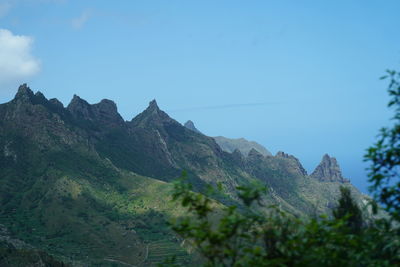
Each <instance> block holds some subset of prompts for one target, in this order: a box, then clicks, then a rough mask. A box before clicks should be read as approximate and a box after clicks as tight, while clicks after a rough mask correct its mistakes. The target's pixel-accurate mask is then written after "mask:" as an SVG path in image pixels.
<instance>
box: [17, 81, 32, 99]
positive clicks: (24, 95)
mask: <svg viewBox="0 0 400 267" xmlns="http://www.w3.org/2000/svg"><path fill="white" fill-rule="evenodd" d="M33 96H34V94H33V92H32V90H31V89H30V88H29V87H28V85H27V84H26V83H24V84H22V85H20V86H19V88H18V92H17V94H16V95H15V97H14V100H22V101H30V100H31V99H32V97H33Z"/></svg>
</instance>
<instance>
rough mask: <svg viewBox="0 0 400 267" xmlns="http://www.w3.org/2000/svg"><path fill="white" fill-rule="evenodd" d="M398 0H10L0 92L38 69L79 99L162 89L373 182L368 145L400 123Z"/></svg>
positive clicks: (48, 85) (168, 97)
mask: <svg viewBox="0 0 400 267" xmlns="http://www.w3.org/2000/svg"><path fill="white" fill-rule="evenodd" d="M399 10H400V2H399V1H384V2H383V1H368V0H363V1H361V0H359V1H235V0H230V1H88V0H87V1H85V0H79V1H78V0H0V29H1V30H0V102H1V103H3V102H6V101H8V100H10V99H11V98H12V97H13V95H14V94H15V90H16V87H17V86H18V84H20V83H23V82H27V83H28V84H29V85H30V87H31V88H32V89H33V90H34V91H36V90H40V91H42V92H43V93H44V94H45V95H46V96H47V97H48V98H52V97H57V98H58V99H59V100H61V101H62V102H63V103H64V104H65V105H67V104H68V103H69V101H70V99H71V98H72V95H73V94H77V95H79V96H81V97H82V98H84V99H86V100H88V101H89V102H90V103H95V102H98V101H100V100H101V99H103V98H108V99H112V100H114V101H115V102H116V103H117V104H118V108H119V111H120V113H121V115H122V116H123V117H124V118H125V119H126V120H130V119H131V118H132V117H134V116H135V115H137V114H138V113H139V112H141V111H142V110H143V109H145V108H146V106H147V104H148V102H149V101H150V100H152V99H153V98H155V99H157V102H158V104H159V106H160V108H161V109H163V110H166V111H167V112H168V113H169V114H170V116H172V117H173V118H175V119H176V120H178V121H179V122H182V123H183V122H185V121H186V120H188V119H191V120H193V121H194V122H195V124H196V126H197V127H198V128H199V129H200V130H201V131H202V132H204V133H206V134H208V135H210V136H216V135H223V136H226V137H233V138H237V137H245V138H247V139H250V140H255V141H257V142H259V143H261V144H263V145H264V146H265V147H267V148H268V149H269V150H271V151H272V152H273V153H276V152H277V151H279V150H283V151H285V152H287V153H290V154H293V155H295V156H297V157H298V158H299V159H300V160H301V162H302V163H303V164H304V166H305V168H306V169H307V170H308V171H309V172H311V171H312V170H313V168H314V167H315V166H316V165H317V164H318V163H319V161H320V160H321V158H322V155H323V154H324V153H329V154H330V155H332V156H335V157H336V158H337V159H338V161H339V163H340V164H341V167H342V170H343V173H344V175H345V176H346V177H348V178H350V179H351V181H352V183H353V184H355V185H356V186H358V187H359V188H360V189H361V190H362V191H364V192H365V191H366V186H367V183H366V172H365V170H364V169H365V167H366V165H365V164H364V163H363V162H362V156H363V154H364V151H365V149H366V148H367V147H368V146H369V145H371V144H372V142H373V141H374V138H375V135H376V134H377V133H378V129H379V128H380V127H382V126H385V125H389V124H390V122H389V118H390V114H391V113H390V112H389V111H388V110H387V109H386V103H387V102H388V97H387V94H386V91H385V89H386V87H387V86H386V83H385V82H383V81H380V80H379V77H380V76H382V75H383V74H384V71H385V70H386V69H388V68H389V69H390V68H397V69H399V65H400V64H399V63H400V34H399V33H400V32H399V31H400V30H399V29H400V20H399V19H398V14H399Z"/></svg>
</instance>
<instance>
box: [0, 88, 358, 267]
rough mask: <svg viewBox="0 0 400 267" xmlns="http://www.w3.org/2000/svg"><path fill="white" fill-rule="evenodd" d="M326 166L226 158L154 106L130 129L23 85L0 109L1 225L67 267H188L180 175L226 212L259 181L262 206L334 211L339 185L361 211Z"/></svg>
mask: <svg viewBox="0 0 400 267" xmlns="http://www.w3.org/2000/svg"><path fill="white" fill-rule="evenodd" d="M321 164H322V165H321ZM321 164H320V165H321V168H319V167H317V169H318V171H317V170H316V171H315V172H314V173H313V174H312V175H311V176H308V175H307V173H306V171H305V170H304V168H303V167H302V165H301V163H300V161H299V160H298V159H297V158H296V157H294V156H292V155H289V154H286V153H284V152H279V153H278V154H277V155H276V156H272V155H265V154H263V153H261V152H260V151H259V150H258V149H257V148H254V147H253V148H251V149H250V150H249V151H248V152H247V153H243V152H241V150H240V149H239V148H236V149H235V150H234V151H232V153H229V152H227V151H224V150H223V149H222V148H221V147H220V145H218V143H217V142H216V140H215V139H214V138H212V137H208V136H206V135H204V134H199V133H198V132H195V131H193V130H191V129H188V128H187V127H184V126H182V125H181V124H180V123H178V122H177V121H175V120H174V119H172V118H171V117H169V115H168V114H167V113H165V112H164V111H162V110H161V109H160V108H159V106H158V104H157V102H156V101H155V100H153V101H151V102H150V103H149V106H148V107H147V108H146V109H145V110H144V111H143V112H142V113H140V114H138V115H137V116H136V117H134V118H133V119H132V120H130V121H124V120H123V118H122V117H121V116H120V114H119V113H118V110H117V106H116V104H115V103H114V102H113V101H111V100H107V99H104V100H102V101H100V102H99V103H97V104H89V103H88V102H87V101H85V100H83V99H81V98H80V97H79V96H76V95H74V97H73V98H72V100H71V102H70V103H69V104H68V106H67V107H64V106H63V104H62V103H61V102H60V101H58V100H57V99H50V100H48V99H47V98H46V97H45V96H44V95H43V94H41V93H40V92H36V93H33V91H32V90H31V89H30V88H29V87H28V86H27V85H26V84H24V85H21V86H20V87H19V89H18V92H17V94H16V95H15V98H14V99H13V100H11V101H10V102H8V103H4V104H1V105H0V170H1V171H0V174H1V175H0V203H1V210H0V224H1V225H2V227H4V229H6V231H7V233H8V235H9V239H13V240H14V239H15V240H21V242H24V243H26V244H28V245H29V246H30V248H32V251H41V252H43V253H46V255H48V257H49V258H48V259H49V260H53V259H54V260H55V261H62V262H64V263H67V264H71V265H77V266H82V265H83V266H85V265H96V266H124V265H125V266H126V265H127V264H130V265H135V266H152V265H156V264H157V263H159V262H162V261H163V260H164V259H166V258H167V257H169V256H173V255H177V256H178V261H180V262H181V263H185V264H193V263H194V261H193V260H194V254H193V253H191V251H190V248H188V247H185V245H183V244H184V243H185V242H182V241H183V240H181V239H180V237H179V236H177V235H176V234H175V233H174V232H172V231H171V230H170V228H169V227H168V224H167V222H168V221H169V220H171V219H174V218H177V217H179V216H181V215H183V214H184V212H185V211H184V210H183V209H182V208H181V207H179V206H177V205H176V203H173V202H171V190H172V184H171V181H173V180H174V179H175V178H176V177H178V176H180V174H181V172H182V170H186V171H187V173H188V177H189V182H190V183H191V184H192V185H193V188H194V190H196V191H198V192H203V190H205V188H206V187H207V186H208V185H212V186H215V185H217V184H220V185H221V187H222V192H221V193H220V194H218V195H216V196H215V197H214V198H215V199H216V200H217V201H219V202H220V203H221V205H224V204H238V205H239V203H238V201H237V200H238V197H237V192H236V186H239V185H248V184H252V183H253V182H261V183H262V184H264V185H265V186H266V187H267V188H268V189H269V193H268V195H267V196H266V198H265V199H264V201H266V202H268V203H270V204H277V205H279V206H280V207H281V208H282V209H284V210H286V211H288V212H290V213H292V214H294V215H296V216H309V215H314V214H316V213H328V214H329V212H330V210H331V208H332V207H333V206H334V205H335V203H336V201H337V199H338V196H339V187H340V186H341V185H345V186H348V187H350V188H351V189H352V191H353V192H354V195H355V197H356V199H357V201H358V202H359V203H362V200H363V198H364V196H363V195H362V194H360V193H359V192H358V191H357V190H356V189H355V188H354V187H353V186H352V185H351V184H350V183H349V182H347V181H346V180H344V179H340V177H341V173H340V168H339V167H338V165H337V162H336V160H333V159H332V158H330V157H329V158H326V159H325V157H324V160H323V163H321ZM338 169H339V172H338V171H337V170H338ZM339 174H340V176H339ZM261 212H262V210H261ZM7 246H9V244H7ZM32 253H33V252H32ZM35 253H36V252H34V253H33V254H34V255H37V254H35ZM33 254H32V255H33ZM46 257H47V256H46ZM191 262H192V263H191Z"/></svg>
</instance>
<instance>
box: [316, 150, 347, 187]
mask: <svg viewBox="0 0 400 267" xmlns="http://www.w3.org/2000/svg"><path fill="white" fill-rule="evenodd" d="M310 176H311V177H313V178H315V179H317V180H319V181H322V182H340V183H348V182H349V180H348V179H346V178H344V177H343V175H342V171H341V170H340V167H339V164H338V163H337V160H336V158H334V157H330V156H329V155H328V154H325V155H324V156H323V158H322V161H321V163H320V164H319V165H318V166H317V167H316V168H315V170H314V171H313V173H312V174H311V175H310Z"/></svg>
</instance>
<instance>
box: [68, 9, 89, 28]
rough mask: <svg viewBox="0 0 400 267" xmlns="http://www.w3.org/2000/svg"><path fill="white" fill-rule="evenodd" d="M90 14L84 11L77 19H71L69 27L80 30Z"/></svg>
mask: <svg viewBox="0 0 400 267" xmlns="http://www.w3.org/2000/svg"><path fill="white" fill-rule="evenodd" d="M90 16H91V14H90V12H89V11H84V12H83V13H82V14H81V15H80V16H79V17H76V18H73V19H72V20H71V25H72V27H74V28H75V29H81V28H82V27H83V26H84V25H85V23H86V22H87V21H88V20H89V18H90Z"/></svg>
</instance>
